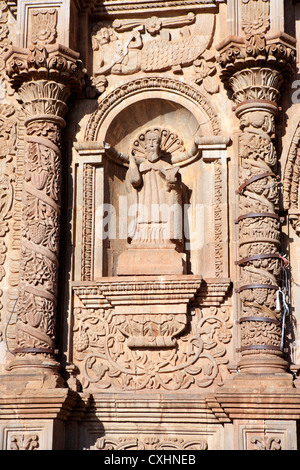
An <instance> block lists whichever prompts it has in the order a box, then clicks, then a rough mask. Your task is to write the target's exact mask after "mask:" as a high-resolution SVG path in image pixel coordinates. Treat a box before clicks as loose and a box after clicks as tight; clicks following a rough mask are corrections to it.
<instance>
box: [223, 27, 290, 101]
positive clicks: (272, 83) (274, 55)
mask: <svg viewBox="0 0 300 470" xmlns="http://www.w3.org/2000/svg"><path fill="white" fill-rule="evenodd" d="M217 49H218V56H217V61H218V63H219V65H220V69H221V71H220V78H221V80H222V81H223V83H224V85H225V87H226V88H229V89H230V90H231V91H233V95H232V99H233V101H234V102H235V103H241V102H243V101H247V100H257V99H265V100H269V101H273V102H278V100H279V97H280V93H279V90H280V88H281V86H282V84H283V83H284V81H285V80H287V79H289V77H291V76H292V75H293V74H294V65H295V41H294V39H293V38H292V37H290V36H288V35H287V34H285V33H281V34H279V35H276V36H265V35H263V34H262V35H255V36H252V37H251V38H247V37H246V38H242V37H234V36H230V37H228V38H227V39H226V40H225V41H223V42H222V43H221V44H219V45H218V47H217Z"/></svg>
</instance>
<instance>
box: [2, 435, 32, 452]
mask: <svg viewBox="0 0 300 470" xmlns="http://www.w3.org/2000/svg"><path fill="white" fill-rule="evenodd" d="M38 448H39V436H38V435H37V434H13V435H12V436H11V438H10V448H9V450H36V449H38Z"/></svg>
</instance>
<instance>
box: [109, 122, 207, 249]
mask: <svg viewBox="0 0 300 470" xmlns="http://www.w3.org/2000/svg"><path fill="white" fill-rule="evenodd" d="M197 142H198V138H197V137H196V138H195V141H194V144H193V145H192V148H191V149H190V151H189V152H186V151H184V147H183V144H182V142H181V140H180V139H178V136H177V135H176V134H174V133H172V132H170V131H168V130H166V129H164V130H161V129H158V128H153V129H148V130H147V131H146V132H145V133H142V134H141V135H140V136H139V138H138V139H137V140H136V141H135V142H134V144H133V146H132V148H131V150H130V152H129V155H124V154H121V153H119V152H118V151H117V150H115V149H114V148H112V147H111V146H110V145H109V144H105V145H106V150H107V151H106V154H107V156H108V157H109V158H111V159H113V160H114V161H116V162H118V163H121V164H125V165H126V166H128V171H127V174H126V183H127V189H128V194H129V215H130V216H133V218H134V221H133V223H132V224H131V225H130V226H129V234H128V236H129V239H131V244H132V245H139V246H141V245H143V246H153V245H156V246H166V245H170V244H174V243H175V244H181V242H182V241H183V235H182V234H183V221H182V206H183V200H182V192H183V186H182V183H181V180H180V174H179V167H180V165H183V164H187V163H188V162H191V161H193V160H194V159H196V158H197V156H198V146H197ZM176 150H181V152H180V153H179V154H177V156H176V157H175V156H174V155H172V154H173V153H174V151H176Z"/></svg>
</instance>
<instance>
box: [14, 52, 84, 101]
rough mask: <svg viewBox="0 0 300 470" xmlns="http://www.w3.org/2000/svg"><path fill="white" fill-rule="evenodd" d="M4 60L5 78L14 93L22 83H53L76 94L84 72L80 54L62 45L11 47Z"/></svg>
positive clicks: (81, 84)
mask: <svg viewBox="0 0 300 470" xmlns="http://www.w3.org/2000/svg"><path fill="white" fill-rule="evenodd" d="M5 61H6V70H7V75H8V76H9V78H10V80H11V85H12V87H13V88H14V89H16V90H18V89H19V88H20V86H21V85H22V84H23V83H24V82H30V81H36V80H49V81H55V82H58V83H61V84H63V85H65V86H66V87H67V88H69V89H70V91H75V92H76V91H79V90H80V89H81V88H82V86H83V77H84V74H85V70H84V69H83V65H82V62H81V61H80V60H79V54H78V53H77V52H75V51H73V50H71V49H68V48H66V47H64V46H62V45H54V46H48V47H47V48H46V47H43V46H31V47H30V48H29V49H21V48H17V47H12V48H11V49H10V50H9V51H8V52H7V54H6V57H5Z"/></svg>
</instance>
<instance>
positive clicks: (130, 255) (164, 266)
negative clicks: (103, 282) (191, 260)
mask: <svg viewBox="0 0 300 470" xmlns="http://www.w3.org/2000/svg"><path fill="white" fill-rule="evenodd" d="M184 272H185V254H184V253H178V251H176V250H175V248H131V249H130V248H129V249H128V250H126V251H124V252H123V253H122V254H121V255H120V257H119V260H118V266H117V274H118V275H119V276H139V275H141V276H147V275H149V276H151V275H161V274H165V275H168V274H184Z"/></svg>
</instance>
